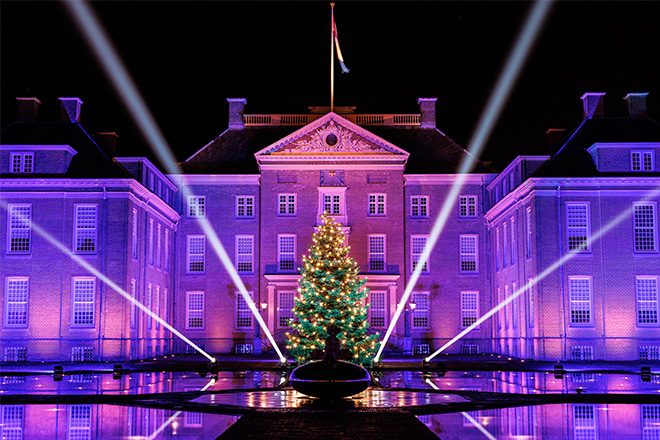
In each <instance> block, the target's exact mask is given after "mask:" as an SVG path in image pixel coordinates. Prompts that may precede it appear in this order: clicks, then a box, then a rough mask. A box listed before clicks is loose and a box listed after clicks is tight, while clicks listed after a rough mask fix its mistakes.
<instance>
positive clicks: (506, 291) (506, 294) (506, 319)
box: [503, 284, 511, 328]
mask: <svg viewBox="0 0 660 440" xmlns="http://www.w3.org/2000/svg"><path fill="white" fill-rule="evenodd" d="M508 299H509V285H508V284H505V285H504V300H505V301H506V300H508ZM503 310H504V328H509V320H510V316H511V313H510V312H509V310H511V303H507V305H506V306H504V307H503Z"/></svg>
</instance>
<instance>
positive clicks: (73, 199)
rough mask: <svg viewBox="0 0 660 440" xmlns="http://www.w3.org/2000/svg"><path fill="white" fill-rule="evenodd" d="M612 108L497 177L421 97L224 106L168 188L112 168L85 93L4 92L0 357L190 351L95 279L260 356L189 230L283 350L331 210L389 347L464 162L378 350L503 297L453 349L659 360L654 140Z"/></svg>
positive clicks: (642, 106)
mask: <svg viewBox="0 0 660 440" xmlns="http://www.w3.org/2000/svg"><path fill="white" fill-rule="evenodd" d="M625 100H626V104H627V108H628V110H629V112H628V114H627V115H625V116H622V115H617V117H609V116H606V115H605V112H604V105H603V104H604V94H603V93H586V94H585V95H584V96H583V97H582V101H583V108H584V119H583V120H582V121H581V122H580V123H579V126H578V127H577V129H575V130H573V131H560V130H551V131H549V135H550V136H551V137H552V138H556V139H557V140H559V142H556V145H555V146H554V147H553V148H551V149H550V151H549V154H548V155H544V156H520V157H518V158H516V159H515V160H514V161H513V162H511V164H509V165H508V166H507V167H506V168H505V169H504V170H503V171H502V172H496V171H495V170H493V169H491V168H490V166H489V164H487V163H484V162H480V161H478V160H476V159H475V158H473V157H472V156H471V155H470V153H469V152H468V151H466V150H465V149H464V148H463V147H461V146H460V145H458V144H457V143H456V142H454V141H453V140H452V139H451V138H450V137H449V136H447V135H445V134H444V133H443V132H442V131H441V130H440V129H439V128H438V126H437V122H438V121H436V118H435V107H436V99H435V98H420V99H419V100H418V103H419V113H418V114H360V113H356V109H355V108H354V107H335V108H334V109H333V111H330V109H329V108H320V107H311V108H310V111H309V113H307V114H259V115H256V114H246V113H245V107H246V104H247V103H246V100H245V99H228V104H229V121H228V128H227V129H226V130H225V131H224V132H222V133H221V134H220V135H218V136H217V137H216V138H215V139H213V140H212V141H211V142H209V143H208V144H207V145H205V146H204V147H202V148H201V149H199V150H198V151H197V152H196V153H195V154H193V155H192V156H191V157H189V158H188V159H186V160H185V161H183V162H182V163H181V164H179V165H180V168H179V169H180V173H179V174H175V175H171V174H165V173H164V171H163V170H160V169H159V168H158V167H157V166H155V165H154V164H153V163H152V162H151V161H149V160H148V159H147V158H144V157H117V155H116V135H115V134H114V133H98V134H91V133H88V132H87V131H86V130H85V129H84V128H83V127H82V125H81V124H80V112H81V106H82V101H81V100H80V99H78V98H60V101H61V115H62V117H61V120H59V121H44V120H42V119H41V117H40V115H39V114H38V110H39V105H40V102H39V100H38V99H36V98H18V99H17V102H18V106H19V111H18V118H17V121H16V122H15V123H13V124H11V125H10V126H8V127H6V128H5V129H4V130H3V131H2V145H1V146H0V173H1V174H2V179H1V180H0V199H1V203H0V206H1V207H2V211H3V212H2V213H0V222H1V225H0V235H3V236H1V237H0V244H1V246H2V254H1V257H0V258H1V261H2V264H1V265H0V277H2V279H3V283H2V289H3V291H2V298H3V299H2V301H0V309H1V311H2V312H1V313H2V314H1V316H2V319H3V321H2V327H1V328H0V344H1V346H2V355H3V356H4V357H3V359H4V360H5V361H21V360H29V361H40V360H79V361H83V360H127V359H143V358H147V357H152V356H160V355H164V354H169V353H183V352H186V351H188V350H190V348H189V346H188V345H187V344H186V343H184V342H183V341H182V340H180V339H179V338H178V337H176V336H174V335H173V334H172V332H170V331H169V330H168V329H167V328H165V327H163V326H162V325H161V324H160V323H159V322H158V321H157V320H154V319H153V318H151V317H150V316H149V315H148V314H147V313H144V312H143V311H141V310H140V309H139V308H138V307H137V306H135V305H132V304H131V302H130V301H127V300H126V298H124V297H123V296H122V295H121V294H119V293H118V292H117V291H116V290H115V289H113V288H112V287H111V286H110V285H109V284H108V281H111V282H112V283H115V284H116V285H117V286H118V287H119V288H120V289H122V290H124V291H125V292H126V293H127V294H128V295H130V296H132V297H134V298H135V299H137V300H139V301H140V302H141V303H142V304H143V305H144V306H145V307H146V308H148V309H149V310H151V311H152V312H153V313H154V314H156V315H158V316H160V317H161V318H162V319H163V320H165V321H166V322H167V323H169V324H170V325H171V326H173V327H174V328H175V329H177V330H178V331H180V332H181V333H183V334H184V335H185V336H186V337H187V338H189V339H191V340H192V341H193V342H195V343H196V344H198V345H199V346H200V347H202V348H204V350H206V351H208V352H210V353H232V352H235V353H253V352H254V353H259V352H262V351H263V350H268V349H269V345H268V344H269V343H268V340H267V339H266V338H264V337H263V335H262V334H260V332H259V331H258V328H255V326H256V320H255V319H254V318H253V316H252V313H251V312H250V310H249V309H248V307H247V304H246V302H245V301H244V299H243V297H242V296H241V295H240V294H239V293H238V288H237V286H236V285H235V283H234V282H233V281H232V278H231V276H230V275H229V273H228V271H227V270H226V268H225V266H224V265H223V264H222V263H221V261H220V260H219V259H218V257H217V256H216V253H215V251H214V249H213V246H212V243H211V242H210V241H209V237H207V234H205V232H204V229H203V227H202V225H201V224H200V222H199V218H205V219H206V220H208V222H209V223H210V225H211V226H212V227H213V229H214V231H215V233H216V234H217V236H218V237H219V238H220V241H221V243H222V245H223V247H224V249H225V250H226V252H227V254H228V255H229V257H230V259H231V260H232V264H233V266H234V269H235V270H236V271H237V273H238V274H239V276H240V278H241V280H242V282H243V284H244V285H245V286H246V288H247V290H248V291H249V292H250V294H251V296H252V298H253V299H254V301H255V303H256V304H258V305H259V308H260V309H261V310H262V311H261V313H262V316H263V318H264V320H265V321H266V323H267V325H268V328H269V329H270V331H271V332H272V333H273V334H274V335H275V339H276V340H277V341H278V342H280V343H281V345H280V346H281V347H282V348H283V346H284V344H283V343H282V341H283V337H284V336H283V334H284V331H285V330H286V328H287V326H288V322H289V320H290V319H291V318H293V314H292V312H291V308H292V307H293V304H294V297H295V295H296V294H297V292H296V289H297V282H298V279H299V278H300V275H299V270H298V268H299V267H300V266H301V264H302V255H304V254H306V253H307V249H308V247H309V246H310V244H311V238H312V234H313V232H314V230H315V229H314V228H315V227H317V226H318V225H319V224H320V221H321V218H320V216H321V214H322V213H323V212H324V211H325V212H327V213H328V214H330V215H331V216H333V217H334V218H335V219H336V221H337V222H340V223H342V225H343V229H344V233H345V235H346V242H347V243H348V244H349V245H350V246H351V256H352V257H353V258H355V260H356V261H357V262H358V263H359V264H360V267H361V272H360V275H361V276H363V277H364V278H366V280H367V281H366V286H367V287H368V288H369V295H368V302H369V303H370V309H369V320H370V325H371V327H372V328H373V329H374V330H375V331H380V332H381V333H383V334H384V332H385V330H386V329H387V327H388V326H389V325H390V323H391V319H392V316H393V315H394V312H395V310H396V307H397V305H398V304H399V302H400V301H401V297H402V295H403V292H404V290H405V288H406V286H407V284H408V282H409V280H410V278H411V275H412V272H413V269H414V268H415V265H416V263H417V261H418V259H419V258H420V256H421V254H422V251H423V249H424V247H425V245H426V243H427V241H428V240H429V235H430V233H431V229H432V227H433V225H434V223H435V220H436V217H437V216H438V213H439V212H440V209H441V207H442V205H443V203H444V202H445V200H446V198H447V197H448V196H449V193H450V191H451V189H452V187H453V185H454V184H455V183H456V182H457V180H458V178H459V175H458V174H457V170H458V169H459V166H460V164H461V163H462V162H463V161H466V160H470V161H474V167H473V168H472V171H471V173H470V174H469V175H467V176H462V177H465V178H464V179H461V180H463V186H462V187H461V190H460V194H459V195H458V197H457V199H456V201H455V206H454V209H453V210H452V212H451V214H450V216H449V218H448V220H447V222H446V225H445V227H444V230H443V231H442V233H441V235H440V237H439V239H438V242H437V244H436V245H435V247H434V249H433V251H432V253H431V257H430V258H429V260H428V262H427V263H426V264H425V265H424V267H423V270H422V274H421V276H420V277H419V279H418V280H417V282H416V283H415V285H414V286H413V290H412V295H411V303H412V304H413V305H414V307H413V308H412V309H411V307H410V304H408V305H407V306H406V308H407V310H406V312H405V315H406V316H405V318H406V320H405V321H407V322H404V319H401V320H400V322H398V323H397V327H396V329H395V331H394V333H393V337H392V338H391V339H390V341H389V342H388V345H387V348H386V352H388V351H389V352H405V353H432V352H433V351H435V350H437V349H438V348H439V347H441V346H442V345H444V344H445V343H447V342H448V341H450V340H451V339H452V338H453V337H454V336H456V335H457V334H458V333H459V332H461V331H462V330H464V329H465V328H467V327H469V326H471V325H472V324H473V323H475V322H476V321H477V320H478V319H479V318H480V317H482V316H484V315H485V314H486V313H488V312H489V311H490V310H491V309H493V308H494V307H496V306H497V305H498V304H501V303H505V302H506V305H505V306H504V307H502V308H501V309H499V310H498V311H497V312H496V313H495V314H494V315H493V316H492V317H491V318H490V319H487V320H485V321H484V322H482V323H480V325H479V326H478V327H476V328H474V329H473V330H471V331H470V332H469V333H468V334H467V335H466V336H465V337H464V338H462V339H461V340H460V341H458V342H456V343H455V344H454V345H452V346H450V347H449V348H448V349H447V352H449V353H466V354H474V353H497V354H506V355H509V356H513V357H520V358H525V359H538V360H559V359H578V360H588V359H607V360H633V359H649V360H650V359H656V360H657V359H660V320H659V319H660V318H659V316H658V285H659V277H660V254H659V243H658V206H657V205H658V201H659V200H660V172H659V170H658V168H657V167H658V163H659V161H660V125H659V124H658V123H657V122H655V121H653V120H652V119H650V118H649V117H648V116H647V111H646V94H645V93H631V94H628V95H627V96H626V97H625ZM442 128H443V130H444V129H450V127H442ZM184 185H185V186H186V188H187V190H186V191H184V190H182V188H183V186H184ZM56 243H60V244H61V245H60V246H63V247H64V248H66V249H67V250H66V251H63V250H62V249H61V248H58V247H57V246H56ZM69 251H70V252H72V253H73V254H74V255H75V256H76V258H72V257H71V256H70V255H68V254H67V252H69ZM79 261H83V262H85V263H86V265H89V266H91V267H93V268H94V271H93V272H92V271H90V270H89V269H88V268H86V267H85V265H81V263H80V262H79ZM507 301H508V302H507ZM402 318H403V316H402ZM260 336H261V337H260Z"/></svg>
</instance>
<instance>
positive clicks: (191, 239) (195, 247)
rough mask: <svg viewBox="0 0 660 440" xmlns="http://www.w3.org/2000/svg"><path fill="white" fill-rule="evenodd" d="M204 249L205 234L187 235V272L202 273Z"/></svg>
mask: <svg viewBox="0 0 660 440" xmlns="http://www.w3.org/2000/svg"><path fill="white" fill-rule="evenodd" d="M205 251H206V237H205V236H203V235H189V236H188V273H204V260H205Z"/></svg>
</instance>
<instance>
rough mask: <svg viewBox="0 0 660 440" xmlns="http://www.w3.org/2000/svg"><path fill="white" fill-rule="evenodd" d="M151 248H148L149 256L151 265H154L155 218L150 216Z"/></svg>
mask: <svg viewBox="0 0 660 440" xmlns="http://www.w3.org/2000/svg"><path fill="white" fill-rule="evenodd" d="M148 245H149V249H148V254H149V255H148V257H149V265H151V266H153V265H154V219H152V218H150V219H149V243H148Z"/></svg>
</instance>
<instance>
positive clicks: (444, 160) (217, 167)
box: [181, 126, 495, 174]
mask: <svg viewBox="0 0 660 440" xmlns="http://www.w3.org/2000/svg"><path fill="white" fill-rule="evenodd" d="M300 128H301V127H300V126H288V127H254V128H253V127H248V128H244V129H231V130H226V131H225V132H224V133H222V134H220V135H219V136H218V137H216V138H215V139H214V140H213V141H211V142H210V143H209V144H207V145H206V146H205V147H203V148H202V149H201V150H199V151H198V152H197V153H195V154H194V155H193V156H191V157H190V158H188V159H187V160H186V161H184V162H183V163H182V164H181V169H182V172H183V173H184V174H258V173H259V167H258V165H257V161H256V159H255V157H254V153H256V152H258V151H260V150H261V149H263V148H265V147H267V146H268V145H270V144H272V143H275V142H277V141H278V140H280V139H281V138H283V137H285V136H287V135H289V134H291V133H293V132H294V131H296V130H298V129H300ZM364 128H365V129H366V130H368V131H370V132H371V133H373V134H375V135H376V136H379V137H381V138H383V139H385V140H386V141H388V142H391V143H392V144H394V145H396V146H397V147H399V148H401V149H403V150H406V151H407V152H409V153H410V157H409V159H408V162H407V165H406V171H405V172H406V174H427V173H429V174H451V173H455V172H456V171H457V170H458V167H459V164H460V161H461V160H462V158H463V157H464V156H465V155H466V154H469V153H467V151H466V150H465V149H464V148H463V147H461V146H460V145H458V144H457V143H456V142H454V141H453V140H451V139H450V138H449V137H447V136H445V135H444V134H443V133H441V132H440V131H439V130H436V129H432V128H410V127H406V128H399V127H384V126H374V127H372V126H365V127H364ZM472 172H473V173H494V172H495V171H493V170H492V169H491V168H490V167H489V166H488V165H487V164H485V163H483V162H481V161H478V162H477V164H476V166H475V168H474V170H473V171H472Z"/></svg>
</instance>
